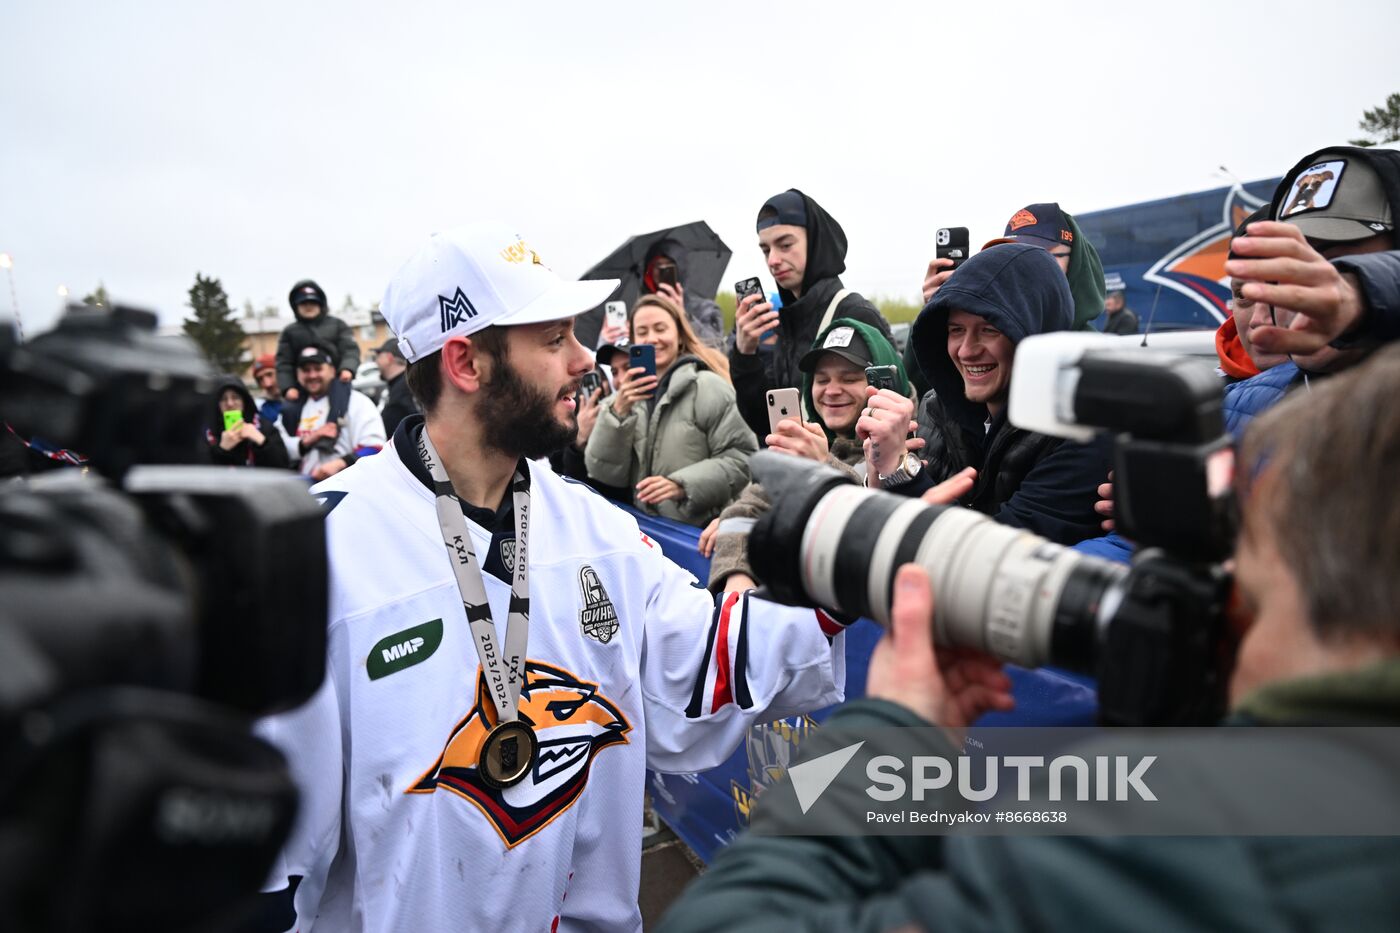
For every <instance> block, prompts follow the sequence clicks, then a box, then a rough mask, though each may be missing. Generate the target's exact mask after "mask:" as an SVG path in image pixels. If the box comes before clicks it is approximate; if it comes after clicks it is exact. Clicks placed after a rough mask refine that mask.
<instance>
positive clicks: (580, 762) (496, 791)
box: [407, 661, 632, 848]
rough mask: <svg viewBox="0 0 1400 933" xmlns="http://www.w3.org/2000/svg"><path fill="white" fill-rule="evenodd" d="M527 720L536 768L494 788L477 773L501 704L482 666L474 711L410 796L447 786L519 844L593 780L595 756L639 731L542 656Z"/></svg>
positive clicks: (530, 684) (530, 676) (529, 685)
mask: <svg viewBox="0 0 1400 933" xmlns="http://www.w3.org/2000/svg"><path fill="white" fill-rule="evenodd" d="M520 718H521V719H523V720H525V721H526V722H528V723H529V724H530V725H531V727H532V728H533V729H534V730H535V737H536V738H537V739H538V740H539V752H538V754H537V755H536V756H535V764H534V767H533V768H532V769H531V770H530V773H529V774H528V775H526V777H525V779H524V780H523V781H521V782H520V783H519V784H516V785H514V786H512V787H507V788H504V789H500V788H495V787H492V786H491V785H489V784H487V783H486V782H485V781H484V780H482V778H481V775H480V774H478V773H477V764H478V762H479V760H480V758H481V747H482V745H483V743H484V742H485V741H486V734H487V733H488V732H489V731H491V728H492V727H493V726H494V725H495V723H496V708H495V706H494V705H492V703H491V699H490V696H489V694H488V693H487V688H486V680H485V678H484V677H483V676H482V675H481V673H480V670H479V669H478V674H477V680H476V700H475V702H474V703H473V704H472V708H471V710H470V711H469V712H468V713H467V715H466V717H465V718H463V719H462V721H461V722H459V723H458V724H457V726H456V728H454V729H453V730H452V734H451V735H450V736H449V737H448V739H447V747H446V748H444V749H443V752H442V755H440V756H439V757H438V760H437V762H436V763H435V764H434V765H433V766H432V767H431V768H429V769H428V770H427V772H426V773H424V775H423V776H422V777H421V778H419V779H418V780H417V781H416V782H415V783H414V784H413V786H412V787H410V788H408V791H407V793H410V794H431V793H434V792H436V791H438V790H446V791H451V792H452V793H454V794H456V795H458V796H459V797H462V798H464V799H465V800H468V801H470V802H471V803H472V804H474V805H475V806H476V808H477V809H478V810H480V811H481V812H482V813H483V814H484V815H485V816H486V818H487V819H489V820H490V821H491V823H492V825H493V826H495V827H496V832H497V833H499V834H500V836H501V840H502V841H503V842H505V844H506V847H507V848H511V847H514V846H516V845H518V844H519V843H521V842H523V841H525V840H526V839H528V838H530V837H531V836H533V835H534V834H535V833H537V832H539V831H540V830H541V829H544V827H545V826H547V825H549V822H550V821H551V820H553V819H554V818H555V817H556V816H558V815H559V814H560V813H563V812H564V811H565V810H567V809H568V808H569V807H570V806H572V805H573V803H574V801H575V800H577V799H578V796H579V794H581V793H582V792H583V788H584V785H585V784H587V783H588V773H589V770H590V768H591V767H592V765H593V759H594V758H595V757H596V756H597V755H598V753H599V752H601V751H602V750H603V749H605V748H607V747H608V746H610V745H617V744H619V743H626V742H627V733H629V732H631V731H632V725H631V723H629V722H628V721H627V718H626V717H625V716H623V715H622V711H621V710H619V709H618V708H617V706H616V705H615V704H614V703H613V702H612V701H611V700H609V699H608V698H607V697H605V696H603V695H602V694H601V693H599V692H598V685H597V684H591V683H588V682H587V681H585V680H581V679H580V678H578V677H575V676H574V675H573V674H571V673H570V672H569V671H566V670H564V669H563V668H560V667H554V666H553V665H550V664H544V663H541V662H539V661H526V662H525V685H524V687H523V688H522V689H521V691H520Z"/></svg>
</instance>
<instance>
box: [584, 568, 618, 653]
mask: <svg viewBox="0 0 1400 933" xmlns="http://www.w3.org/2000/svg"><path fill="white" fill-rule="evenodd" d="M578 588H579V593H580V595H581V596H582V597H583V609H582V610H580V611H579V615H578V621H579V624H580V625H581V626H583V634H585V635H587V636H588V637H589V638H596V639H597V640H598V641H600V642H602V643H603V644H605V645H606V644H607V643H608V642H610V641H612V637H613V636H614V635H616V634H617V610H616V609H614V608H613V604H612V600H611V599H608V591H607V590H605V589H603V581H602V580H600V579H598V571H596V570H594V569H593V568H592V567H590V566H588V565H587V564H584V565H583V567H582V568H581V569H580V570H579V572H578Z"/></svg>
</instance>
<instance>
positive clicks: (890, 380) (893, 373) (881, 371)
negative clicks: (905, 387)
mask: <svg viewBox="0 0 1400 933" xmlns="http://www.w3.org/2000/svg"><path fill="white" fill-rule="evenodd" d="M865 382H866V384H867V385H872V386H874V387H875V388H877V389H893V390H894V391H896V392H898V391H899V388H898V387H899V367H897V366H867V367H865Z"/></svg>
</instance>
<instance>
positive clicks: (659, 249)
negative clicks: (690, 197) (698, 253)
mask: <svg viewBox="0 0 1400 933" xmlns="http://www.w3.org/2000/svg"><path fill="white" fill-rule="evenodd" d="M689 252H690V251H689V250H687V249H686V248H685V247H684V246H682V245H681V244H680V243H679V242H677V241H676V240H658V241H657V242H656V243H654V244H652V247H651V249H649V250H647V258H646V267H645V268H644V269H643V270H642V294H644V295H660V296H661V297H662V298H665V299H666V300H668V301H670V302H671V303H672V304H674V305H675V306H676V307H678V308H684V309H685V316H686V319H687V320H689V321H690V327H691V329H692V330H694V331H695V336H697V337H699V338H700V339H701V340H702V341H704V342H705V343H706V344H707V345H709V346H712V347H723V345H724V312H722V311H720V309H719V305H717V304H715V302H714V299H712V298H706V297H705V296H703V295H699V294H696V293H695V292H693V291H686V289H685V280H686V271H687V270H686V261H687V260H688V259H689V258H690V257H689ZM667 269H674V270H676V284H675V285H672V284H670V283H669V282H663V281H661V279H662V278H663V277H664V276H665V275H666V273H665V271H664V270H667Z"/></svg>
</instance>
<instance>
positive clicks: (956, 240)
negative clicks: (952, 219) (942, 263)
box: [933, 227, 967, 272]
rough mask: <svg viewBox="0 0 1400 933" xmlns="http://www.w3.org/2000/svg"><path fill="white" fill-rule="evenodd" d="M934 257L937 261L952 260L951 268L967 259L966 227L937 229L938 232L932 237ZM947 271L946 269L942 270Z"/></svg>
mask: <svg viewBox="0 0 1400 933" xmlns="http://www.w3.org/2000/svg"><path fill="white" fill-rule="evenodd" d="M933 240H934V246H935V250H934V256H935V257H937V258H938V259H951V260H953V268H954V269H956V268H957V267H958V266H960V265H962V264H963V260H965V259H967V228H966V227H939V228H938V232H937V233H935V234H934V235H933ZM944 271H945V272H946V271H947V270H946V269H945V270H944Z"/></svg>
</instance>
